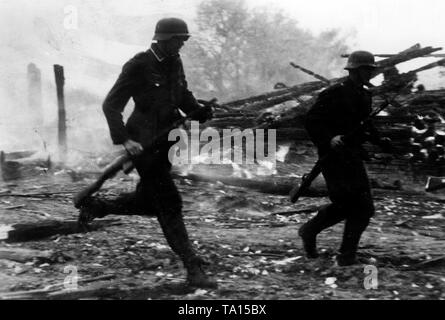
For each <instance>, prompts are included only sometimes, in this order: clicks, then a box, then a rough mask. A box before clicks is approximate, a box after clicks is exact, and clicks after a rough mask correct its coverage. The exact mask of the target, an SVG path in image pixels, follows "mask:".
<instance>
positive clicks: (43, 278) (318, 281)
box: [0, 173, 445, 300]
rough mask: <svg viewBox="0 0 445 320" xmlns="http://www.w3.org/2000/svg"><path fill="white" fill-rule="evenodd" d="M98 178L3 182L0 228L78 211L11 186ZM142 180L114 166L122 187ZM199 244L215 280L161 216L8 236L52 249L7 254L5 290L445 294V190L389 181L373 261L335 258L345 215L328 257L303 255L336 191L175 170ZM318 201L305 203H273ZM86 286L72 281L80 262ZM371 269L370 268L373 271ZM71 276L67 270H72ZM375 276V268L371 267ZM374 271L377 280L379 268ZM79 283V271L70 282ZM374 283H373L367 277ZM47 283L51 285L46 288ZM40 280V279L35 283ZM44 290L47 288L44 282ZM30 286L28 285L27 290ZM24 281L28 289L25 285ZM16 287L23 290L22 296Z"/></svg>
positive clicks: (1, 274) (1, 265) (370, 237)
mask: <svg viewBox="0 0 445 320" xmlns="http://www.w3.org/2000/svg"><path fill="white" fill-rule="evenodd" d="M91 181H92V180H91V178H90V179H83V180H81V181H78V182H72V180H71V178H70V177H69V176H68V175H66V174H59V175H54V174H52V173H51V174H48V175H47V176H46V177H41V178H38V179H37V178H34V179H28V180H21V181H15V182H14V183H11V182H10V183H3V184H2V185H0V195H2V196H1V197H0V225H1V227H0V228H3V229H4V230H7V229H6V226H9V225H13V224H16V223H31V222H39V221H49V220H51V221H54V220H56V221H68V220H76V219H77V214H78V212H77V210H76V209H75V208H74V207H73V205H72V203H71V198H72V194H69V193H67V194H58V195H50V196H48V197H41V196H35V197H17V196H16V197H13V196H8V195H6V194H5V193H7V192H11V193H22V194H23V193H41V192H61V191H67V192H70V191H73V192H74V191H75V190H79V188H80V187H81V186H85V185H87V184H88V182H91ZM135 183H136V181H135V180H134V179H131V178H123V177H120V178H115V179H114V180H113V181H112V182H108V183H107V184H106V189H105V190H106V191H104V193H105V194H107V195H108V196H110V195H111V196H112V195H113V194H118V193H119V192H120V191H122V190H131V189H132V188H134V186H135ZM177 184H178V187H179V189H180V191H181V193H182V195H183V200H184V216H185V221H186V224H187V227H188V230H189V233H190V237H191V238H192V240H193V242H194V245H195V247H196V248H197V250H199V252H200V253H201V254H202V256H203V257H204V258H205V259H206V260H207V261H208V262H209V263H210V265H209V267H208V270H209V272H210V273H211V274H212V275H213V276H214V277H215V278H216V279H217V281H218V284H219V287H218V289H216V290H196V289H190V288H187V287H186V286H185V285H184V279H185V271H184V269H183V268H182V264H181V262H180V260H179V259H178V258H177V257H176V256H175V255H174V254H173V253H172V251H171V250H170V249H169V247H168V246H167V244H166V241H165V239H164V237H163V235H162V233H161V229H160V227H159V225H158V222H157V220H156V219H155V218H153V217H142V216H117V215H116V216H108V217H106V218H104V219H103V220H104V224H103V225H101V226H100V227H98V229H97V230H94V231H91V232H85V233H81V232H80V233H72V234H66V235H60V234H59V235H57V234H55V235H52V236H50V237H44V238H41V239H38V240H35V241H26V242H7V241H2V243H1V244H0V247H1V248H10V249H11V248H28V249H37V250H51V253H52V254H51V257H50V258H46V259H41V258H34V259H31V260H29V261H26V262H25V261H22V262H17V261H12V260H8V259H2V260H0V298H3V299H11V298H12V299H15V298H24V297H25V298H30V297H31V298H39V299H51V298H55V299H59V298H60V299H65V298H68V299H248V300H251V299H266V300H269V299H280V300H282V299H444V298H445V220H444V216H445V208H444V202H443V201H442V200H440V199H438V198H432V197H426V196H425V195H422V194H418V195H415V194H410V195H408V194H405V193H403V192H397V191H388V192H387V193H384V194H383V195H382V194H381V193H380V194H379V195H378V196H376V197H375V204H376V210H377V214H376V216H375V218H374V219H373V220H372V223H371V225H370V226H369V228H368V229H367V231H366V232H365V233H364V236H363V239H362V242H361V248H360V255H361V257H363V258H367V259H368V260H369V259H370V260H371V261H369V262H368V264H372V265H374V266H375V268H374V267H372V266H369V265H357V266H352V267H338V266H336V265H335V263H334V256H335V252H336V249H337V248H338V247H339V244H340V241H341V232H342V227H343V226H342V225H337V226H336V227H334V228H332V229H330V230H327V231H325V232H323V233H322V234H321V235H320V236H319V248H320V249H321V251H322V255H321V257H320V258H319V259H316V260H308V259H306V258H305V257H304V254H303V250H302V244H301V241H300V239H299V238H298V236H297V230H298V228H299V227H300V226H301V224H302V223H304V222H305V221H306V220H307V219H308V218H310V216H312V215H313V214H314V213H315V212H313V211H314V209H312V208H313V207H314V206H318V205H321V204H323V203H327V201H328V200H327V199H326V198H303V199H301V200H300V201H299V202H298V203H297V204H296V205H291V204H290V203H289V201H288V199H287V197H284V196H276V195H267V194H263V193H258V192H255V191H252V190H246V189H243V188H239V187H229V186H225V185H222V184H220V183H204V182H190V181H188V180H182V179H181V180H177ZM305 208H308V209H309V210H307V212H306V213H304V214H298V215H275V214H272V213H276V212H288V211H292V210H299V209H305ZM73 272H76V273H77V276H78V278H77V279H78V282H77V285H78V289H77V290H63V289H64V288H66V287H65V286H64V284H65V285H66V283H67V279H72V278H69V277H70V276H72V275H75V274H76V273H73ZM371 273H372V274H371ZM67 277H68V278H67ZM370 277H371V278H370ZM370 279H372V281H371V280H370ZM68 283H72V282H68ZM370 283H371V284H372V285H373V286H374V288H370V287H369V286H366V285H365V284H370ZM43 289H44V290H43ZM32 290H34V291H32ZM42 290H43V293H42ZM25 291H26V292H28V293H27V294H28V295H26V294H25V295H24V296H23V292H25ZM17 292H19V293H20V294H18V295H17ZM13 293H16V295H15V296H14V295H13Z"/></svg>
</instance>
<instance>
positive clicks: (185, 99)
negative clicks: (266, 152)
mask: <svg viewBox="0 0 445 320" xmlns="http://www.w3.org/2000/svg"><path fill="white" fill-rule="evenodd" d="M179 67H180V76H181V77H182V79H181V81H182V83H183V84H184V90H183V95H182V97H181V104H180V108H181V110H182V111H184V112H185V113H186V114H187V115H189V114H190V113H192V112H195V111H197V110H198V109H202V112H198V113H196V116H194V117H193V120H199V122H205V121H207V120H208V119H209V118H211V111H210V110H208V109H207V108H205V107H203V106H201V105H200V104H199V103H198V101H197V100H196V98H195V96H194V95H193V93H192V92H191V91H190V90H189V89H188V84H187V80H186V78H185V73H184V69H183V66H182V63H180V66H179Z"/></svg>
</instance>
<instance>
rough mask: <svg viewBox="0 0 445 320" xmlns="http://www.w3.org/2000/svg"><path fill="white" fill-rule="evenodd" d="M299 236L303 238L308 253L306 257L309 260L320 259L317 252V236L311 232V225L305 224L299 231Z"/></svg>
mask: <svg viewBox="0 0 445 320" xmlns="http://www.w3.org/2000/svg"><path fill="white" fill-rule="evenodd" d="M298 235H299V236H300V237H301V240H302V241H303V248H304V251H305V252H306V257H307V258H309V259H316V258H318V256H319V254H318V251H317V234H316V233H314V232H311V230H310V225H309V224H308V223H305V224H303V225H302V226H301V228H300V229H299V230H298Z"/></svg>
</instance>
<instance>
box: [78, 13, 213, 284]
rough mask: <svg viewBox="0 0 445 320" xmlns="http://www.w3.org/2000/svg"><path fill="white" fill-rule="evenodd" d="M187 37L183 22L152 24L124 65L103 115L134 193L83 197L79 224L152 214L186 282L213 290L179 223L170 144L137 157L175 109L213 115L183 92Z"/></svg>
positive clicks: (175, 117) (174, 116)
mask: <svg viewBox="0 0 445 320" xmlns="http://www.w3.org/2000/svg"><path fill="white" fill-rule="evenodd" d="M189 37H190V34H189V31H188V28H187V25H186V23H185V22H184V21H183V20H181V19H177V18H166V19H162V20H160V21H159V22H158V23H157V25H156V30H155V34H154V37H153V40H155V41H153V43H152V45H151V47H150V48H149V49H148V50H147V51H145V52H141V53H138V54H137V55H136V56H134V57H133V58H132V59H130V60H129V61H128V62H127V63H125V65H124V66H123V68H122V72H121V74H120V75H119V77H118V79H117V81H116V83H115V84H114V86H113V87H112V88H111V90H110V92H109V93H108V95H107V97H106V98H105V101H104V103H103V111H104V113H105V117H106V119H107V122H108V125H109V128H110V133H111V139H112V141H113V143H114V144H118V145H123V147H124V148H125V149H126V150H127V152H128V153H129V154H130V155H132V156H134V161H133V162H134V164H135V166H136V169H137V171H138V173H139V175H140V181H139V183H138V186H137V189H136V192H135V193H133V194H124V195H122V196H121V197H119V198H117V199H114V200H102V199H98V198H93V197H92V198H90V199H88V201H86V202H85V204H84V205H83V206H82V207H81V210H80V215H79V222H80V224H87V223H88V222H90V221H91V220H92V219H94V218H96V217H103V216H105V215H107V214H142V215H156V216H157V218H158V221H159V224H160V226H161V228H162V231H163V233H164V236H165V238H166V240H167V242H168V244H169V245H170V247H171V248H172V250H173V251H174V252H175V253H176V254H177V255H178V256H179V257H180V258H181V260H182V262H183V264H184V266H185V268H186V269H187V280H188V284H189V285H191V286H196V287H216V282H215V281H214V280H212V279H210V278H209V277H208V276H207V275H206V274H205V273H204V271H203V269H202V267H203V263H204V261H203V260H202V259H201V258H200V257H198V255H197V254H196V253H195V250H194V248H193V247H192V245H191V242H190V240H189V237H188V234H187V230H186V227H185V224H184V221H183V216H182V199H181V196H180V194H179V192H178V190H177V188H176V186H175V184H174V182H173V180H172V177H171V175H170V169H171V163H170V162H169V159H168V150H169V148H170V147H171V144H172V143H171V142H170V143H169V142H168V141H165V143H160V145H162V146H163V147H161V148H160V149H159V150H157V151H156V152H155V153H154V154H145V153H142V151H143V149H144V147H146V146H149V145H150V144H151V143H152V141H153V140H154V138H155V137H157V136H159V134H160V132H162V131H163V130H165V128H168V127H170V126H171V125H172V123H173V122H175V121H176V120H178V118H179V117H180V113H179V110H178V109H180V110H182V111H183V112H184V113H186V114H189V113H191V112H193V114H197V116H196V118H195V119H194V120H198V121H200V122H204V121H206V120H208V119H210V118H211V116H212V115H211V110H210V109H209V107H204V106H201V105H200V104H199V103H198V102H197V100H196V99H195V98H194V96H193V94H192V92H190V91H189V90H188V88H187V82H186V79H185V75H184V69H183V66H182V62H181V58H180V55H179V51H180V49H181V47H182V46H183V45H184V42H185V41H187V39H188V38H189ZM130 98H133V100H134V103H135V108H134V111H133V113H132V114H131V115H130V117H129V119H128V121H127V123H126V124H124V122H123V117H122V112H123V110H124V108H125V105H126V104H127V102H128V101H129V99H130ZM197 110H198V112H196V111H197ZM166 139H167V138H166Z"/></svg>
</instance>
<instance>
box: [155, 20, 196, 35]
mask: <svg viewBox="0 0 445 320" xmlns="http://www.w3.org/2000/svg"><path fill="white" fill-rule="evenodd" d="M173 37H183V38H186V39H188V38H189V37H190V34H189V30H188V28H187V24H186V23H185V21H184V20H181V19H178V18H164V19H161V20H159V21H158V23H157V24H156V29H155V35H154V37H153V40H169V39H171V38H173Z"/></svg>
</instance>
